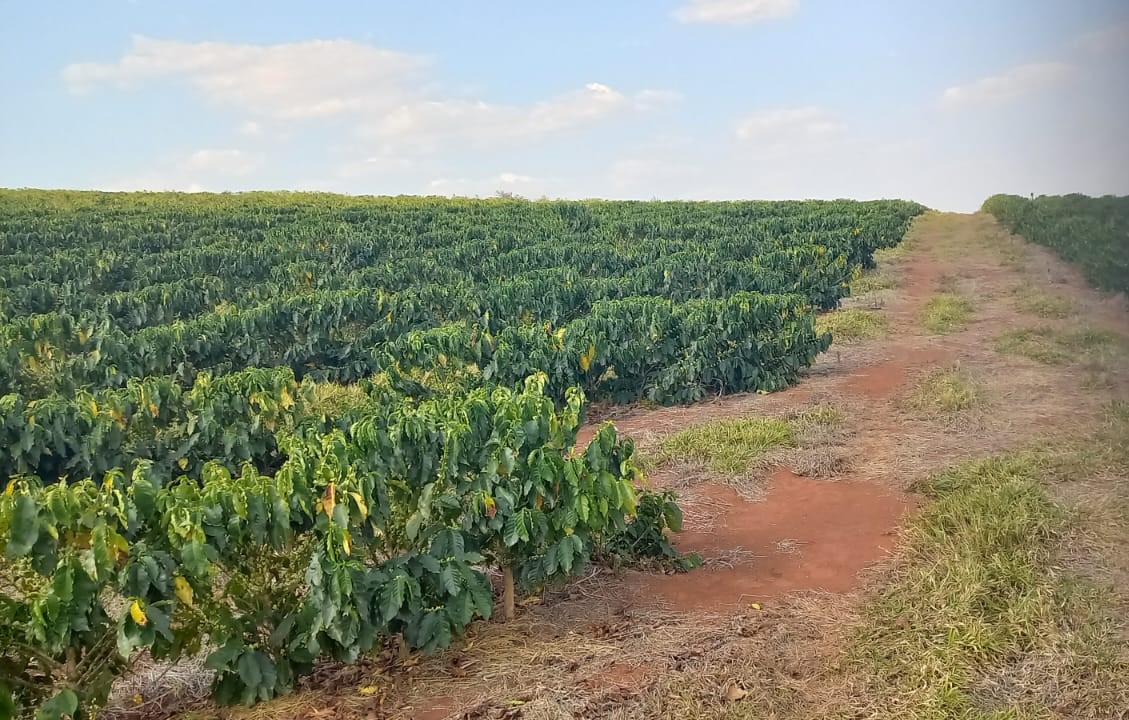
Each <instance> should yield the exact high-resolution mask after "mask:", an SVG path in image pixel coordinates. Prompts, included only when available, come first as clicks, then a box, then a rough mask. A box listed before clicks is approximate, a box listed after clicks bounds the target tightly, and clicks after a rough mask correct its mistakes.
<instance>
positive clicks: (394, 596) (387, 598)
mask: <svg viewBox="0 0 1129 720" xmlns="http://www.w3.org/2000/svg"><path fill="white" fill-rule="evenodd" d="M407 581H408V578H407V576H406V575H404V574H402V573H401V574H397V575H393V576H392V578H391V579H390V580H389V581H388V582H387V583H385V585H384V587H383V588H382V589H381V592H380V609H381V615H382V616H383V618H384V622H386V623H387V622H390V621H391V620H392V618H394V617H396V615H397V614H399V612H400V608H401V607H403V606H404V589H405V588H406V587H407Z"/></svg>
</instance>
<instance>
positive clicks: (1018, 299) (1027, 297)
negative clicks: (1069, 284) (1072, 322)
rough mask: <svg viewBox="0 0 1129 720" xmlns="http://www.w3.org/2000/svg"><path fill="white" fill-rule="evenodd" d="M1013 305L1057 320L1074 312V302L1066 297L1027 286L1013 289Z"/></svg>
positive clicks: (1026, 311)
mask: <svg viewBox="0 0 1129 720" xmlns="http://www.w3.org/2000/svg"><path fill="white" fill-rule="evenodd" d="M1015 307H1016V309H1018V310H1019V311H1020V312H1023V313H1027V314H1029V315H1035V316H1038V317H1041V318H1047V319H1058V320H1061V319H1063V318H1068V317H1070V316H1072V315H1074V312H1075V310H1074V303H1072V302H1071V301H1070V300H1069V299H1068V298H1064V297H1062V296H1061V295H1055V294H1054V293H1049V292H1047V291H1046V290H1041V289H1039V288H1035V287H1028V286H1023V287H1021V288H1019V289H1017V290H1016V291H1015Z"/></svg>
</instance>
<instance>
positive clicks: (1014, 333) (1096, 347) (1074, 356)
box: [995, 325, 1124, 365]
mask: <svg viewBox="0 0 1129 720" xmlns="http://www.w3.org/2000/svg"><path fill="white" fill-rule="evenodd" d="M1123 342H1124V339H1123V338H1121V337H1120V336H1119V335H1116V334H1114V333H1112V332H1109V331H1108V330H1100V329H1096V328H1080V329H1077V330H1067V331H1063V330H1057V329H1055V328H1053V327H1050V326H1047V325H1043V326H1040V327H1032V328H1018V329H1016V330H1008V331H1007V332H1004V333H1003V334H1001V335H1000V336H999V337H997V338H996V343H995V348H996V351H997V352H1001V353H1005V354H1008V355H1019V356H1022V357H1025V358H1029V359H1031V360H1035V361H1036V362H1041V363H1044V364H1046V365H1067V364H1069V363H1071V362H1074V361H1082V360H1091V361H1092V360H1095V359H1099V360H1100V359H1101V358H1102V357H1103V355H1106V354H1107V353H1111V352H1112V351H1114V350H1115V349H1116V346H1117V345H1118V344H1121V343H1123Z"/></svg>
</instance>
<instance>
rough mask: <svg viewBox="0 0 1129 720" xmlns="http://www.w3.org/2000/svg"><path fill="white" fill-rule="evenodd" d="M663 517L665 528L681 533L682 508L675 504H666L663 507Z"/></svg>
mask: <svg viewBox="0 0 1129 720" xmlns="http://www.w3.org/2000/svg"><path fill="white" fill-rule="evenodd" d="M663 517H664V518H665V519H666V526H667V527H668V528H670V529H671V530H673V531H674V532H682V508H680V507H678V503H676V502H667V503H664V505H663Z"/></svg>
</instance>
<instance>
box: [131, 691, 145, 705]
mask: <svg viewBox="0 0 1129 720" xmlns="http://www.w3.org/2000/svg"><path fill="white" fill-rule="evenodd" d="M143 702H145V698H143V697H141V695H140V694H135V695H134V696H133V704H134V705H140V704H141V703H143Z"/></svg>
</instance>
